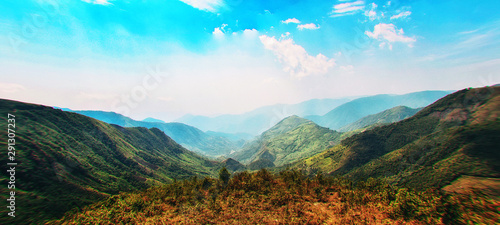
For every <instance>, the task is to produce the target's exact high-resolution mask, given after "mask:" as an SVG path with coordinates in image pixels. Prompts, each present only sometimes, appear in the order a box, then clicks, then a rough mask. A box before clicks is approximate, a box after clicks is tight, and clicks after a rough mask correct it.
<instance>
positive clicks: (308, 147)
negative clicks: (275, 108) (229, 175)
mask: <svg viewBox="0 0 500 225" xmlns="http://www.w3.org/2000/svg"><path fill="white" fill-rule="evenodd" d="M340 137H341V134H340V133H338V132H335V131H332V130H330V129H328V128H324V127H320V126H318V125H316V124H315V123H313V122H312V121H310V120H306V119H303V118H300V117H298V116H290V117H287V118H285V119H283V120H282V121H281V122H279V123H278V124H276V125H275V126H273V127H272V128H271V129H269V130H267V131H266V132H264V133H263V134H262V135H260V136H259V137H258V138H256V139H255V140H254V141H252V142H250V143H248V144H247V145H245V146H244V147H243V148H242V149H241V150H240V151H238V152H235V153H233V154H232V155H230V156H231V157H233V158H234V159H236V160H239V161H241V162H243V163H247V164H248V167H249V169H260V168H266V167H274V166H282V165H285V164H289V163H292V162H295V161H297V160H300V159H303V158H306V157H310V156H312V155H314V154H316V153H319V152H321V151H323V150H325V149H327V148H328V147H331V146H334V145H336V144H338V143H339V141H340Z"/></svg>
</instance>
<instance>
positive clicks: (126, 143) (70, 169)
mask: <svg viewBox="0 0 500 225" xmlns="http://www.w3.org/2000/svg"><path fill="white" fill-rule="evenodd" d="M8 113H11V114H14V115H15V119H16V120H15V121H16V134H17V135H16V146H17V151H16V162H17V163H18V166H17V168H16V199H17V200H16V203H17V205H16V209H17V211H18V212H19V213H18V216H16V217H15V218H14V220H10V219H11V218H10V217H9V218H6V215H7V213H6V212H5V211H6V210H7V209H6V208H5V207H2V208H1V209H0V212H1V214H2V221H5V222H11V223H14V224H19V223H20V222H21V221H23V223H34V222H36V223H39V222H40V221H43V220H45V219H52V218H57V217H60V216H62V215H63V213H64V212H66V211H67V210H70V209H72V208H75V207H82V206H84V205H87V204H90V203H92V202H95V201H97V200H100V199H104V198H106V197H107V196H109V195H113V194H117V193H119V192H123V191H134V190H140V189H144V188H148V187H151V186H153V185H159V184H165V183H170V182H172V181H173V180H175V179H186V178H189V177H191V176H195V175H198V176H211V175H214V171H216V170H217V169H218V168H220V167H219V164H218V163H215V162H212V161H209V160H207V159H205V158H203V157H201V156H198V155H196V154H195V153H193V152H190V151H188V150H186V149H184V148H183V147H182V146H180V145H179V144H177V143H175V141H173V140H172V139H171V138H169V137H168V136H166V135H165V134H164V133H163V132H162V131H160V130H158V129H156V128H153V129H147V128H123V127H120V126H116V125H110V124H107V123H104V122H101V121H98V120H95V119H92V118H89V117H86V116H82V115H79V114H76V113H71V112H63V111H61V110H56V109H53V108H51V107H45V106H40V105H33V104H26V103H21V102H15V101H9V100H0V114H2V115H7V114H8ZM4 118H5V117H4ZM0 126H1V127H7V120H6V119H2V120H0ZM6 132H7V129H2V130H0V145H2V146H7V144H6V142H7V139H6V138H7V133H6ZM7 160H8V159H7V157H0V164H1V165H6V163H7ZM0 179H1V183H2V185H1V187H0V191H1V195H2V198H4V199H6V198H7V195H8V191H9V190H8V189H7V184H6V182H7V180H8V177H7V173H1V175H0ZM2 224H6V223H4V222H2Z"/></svg>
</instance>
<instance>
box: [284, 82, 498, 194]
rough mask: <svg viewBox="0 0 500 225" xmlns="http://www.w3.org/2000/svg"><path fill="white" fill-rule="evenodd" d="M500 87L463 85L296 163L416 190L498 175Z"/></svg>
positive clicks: (306, 168)
mask: <svg viewBox="0 0 500 225" xmlns="http://www.w3.org/2000/svg"><path fill="white" fill-rule="evenodd" d="M499 114H500V88H499V87H485V88H477V89H464V90H461V91H458V92H456V93H453V94H450V95H448V96H446V97H444V98H442V99H440V100H439V101H437V102H435V103H433V104H432V105H430V106H428V107H426V108H424V109H422V110H420V111H419V112H418V113H417V114H415V115H414V116H412V117H410V118H407V119H405V120H402V121H400V122H397V123H393V124H390V125H386V126H381V127H375V128H373V129H370V130H367V131H365V132H362V133H359V134H357V135H354V136H352V137H349V138H347V139H345V140H343V141H342V142H341V143H340V144H339V145H336V146H335V147H333V148H330V149H328V150H326V151H324V152H321V153H319V154H317V155H315V156H312V157H310V158H307V159H304V160H301V161H299V162H297V163H295V164H294V166H293V168H297V169H301V170H303V171H305V172H307V173H313V174H314V173H317V172H320V171H321V172H324V173H327V174H330V175H346V176H348V177H350V178H352V179H354V180H359V179H364V178H367V177H375V178H376V177H379V178H383V179H386V180H388V181H389V182H391V183H394V184H398V185H408V186H411V187H417V188H428V187H439V188H440V187H444V186H446V185H450V184H451V182H452V181H454V180H456V179H459V178H461V177H499V176H500V163H499V162H500V152H499V151H498V150H499V149H500V144H499V142H498V141H496V139H497V138H498V137H499V136H500V120H499Z"/></svg>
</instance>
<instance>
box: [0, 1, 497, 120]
mask: <svg viewBox="0 0 500 225" xmlns="http://www.w3.org/2000/svg"><path fill="white" fill-rule="evenodd" d="M499 10H500V1H498V0H483V1H476V0H460V1H456V0H441V1H431V0H408V1H394V0H391V1H362V0H337V1H317V0H290V1H284V0H259V1H252V0H245V1H244V0H152V1H145V0H143V1H139V0H138V1H134V0H123V1H121V0H72V1H69V0H61V1H55V0H51V1H29V0H27V1H16V0H3V1H1V2H0V68H1V73H0V76H1V79H0V98H5V99H12V100H19V101H24V102H30V103H37V104H43V105H49V106H58V107H63V108H71V109H74V110H104V111H115V112H118V113H122V114H124V115H127V116H130V117H132V118H135V119H144V118H146V117H155V118H158V119H163V120H165V121H172V120H175V119H176V118H178V117H181V116H182V115H184V114H187V113H189V114H194V115H207V116H215V115H220V114H239V113H244V112H247V111H251V110H253V109H255V108H257V107H261V106H265V105H272V104H277V103H285V104H293V103H298V102H301V101H305V100H309V99H316V98H341V97H346V96H362V95H374V94H403V93H409V92H415V91H423V90H459V89H463V88H467V87H480V86H486V85H492V84H497V83H500V72H499V71H500V14H499V13H498V11H499Z"/></svg>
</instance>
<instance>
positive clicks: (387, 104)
mask: <svg viewBox="0 0 500 225" xmlns="http://www.w3.org/2000/svg"><path fill="white" fill-rule="evenodd" d="M449 93H450V92H448V91H422V92H415V93H410V94H405V95H375V96H370V97H364V98H358V99H355V100H352V101H350V102H348V103H345V104H342V105H341V106H338V107H337V108H335V109H333V110H331V111H330V112H328V113H326V114H325V115H323V116H307V117H305V118H306V119H309V120H312V121H313V122H315V123H317V124H318V125H320V126H324V127H328V128H330V129H332V130H339V129H340V128H342V127H344V126H346V125H348V124H350V123H353V122H355V121H357V120H359V119H361V118H363V117H365V116H368V115H372V114H376V113H379V112H382V111H384V110H387V109H390V108H393V107H396V106H407V107H411V108H420V107H425V106H427V105H429V104H431V103H433V102H435V101H436V100H438V99H440V98H442V97H444V96H445V95H447V94H449Z"/></svg>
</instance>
